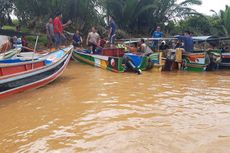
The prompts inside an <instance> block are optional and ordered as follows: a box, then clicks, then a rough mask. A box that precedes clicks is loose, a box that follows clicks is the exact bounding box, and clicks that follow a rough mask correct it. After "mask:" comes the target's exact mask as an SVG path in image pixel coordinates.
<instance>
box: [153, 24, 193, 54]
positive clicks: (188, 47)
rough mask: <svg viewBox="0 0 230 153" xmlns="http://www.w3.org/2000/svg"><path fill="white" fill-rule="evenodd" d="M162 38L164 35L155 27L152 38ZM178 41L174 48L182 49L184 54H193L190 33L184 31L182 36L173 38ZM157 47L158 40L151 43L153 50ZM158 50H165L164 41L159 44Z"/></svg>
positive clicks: (158, 27)
mask: <svg viewBox="0 0 230 153" xmlns="http://www.w3.org/2000/svg"><path fill="white" fill-rule="evenodd" d="M162 37H164V33H163V32H161V28H160V26H157V28H156V30H155V31H154V32H153V33H152V38H162ZM175 38H177V39H178V41H177V42H176V45H175V48H184V50H185V51H186V52H193V50H194V42H193V39H192V33H191V32H190V31H185V32H184V35H178V36H175ZM156 47H158V40H154V41H153V48H156ZM159 49H161V50H163V49H167V44H166V42H165V41H162V42H161V45H160V46H159Z"/></svg>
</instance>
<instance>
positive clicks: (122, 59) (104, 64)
mask: <svg viewBox="0 0 230 153" xmlns="http://www.w3.org/2000/svg"><path fill="white" fill-rule="evenodd" d="M106 50H107V51H106ZM106 50H104V51H105V52H104V53H102V55H97V54H90V51H89V50H88V51H87V50H84V51H79V50H74V51H73V56H72V58H73V59H74V60H76V61H79V62H83V63H86V64H90V65H92V66H96V67H100V68H103V69H106V70H109V71H112V72H125V71H129V70H130V69H129V67H130V66H133V67H135V68H136V69H140V70H148V69H150V68H151V66H150V65H149V58H148V57H145V56H138V55H135V54H131V53H129V54H125V53H124V52H122V53H121V52H119V55H116V52H113V50H112V49H106ZM130 61H131V62H130ZM129 63H130V64H131V65H129ZM135 68H134V69H135Z"/></svg>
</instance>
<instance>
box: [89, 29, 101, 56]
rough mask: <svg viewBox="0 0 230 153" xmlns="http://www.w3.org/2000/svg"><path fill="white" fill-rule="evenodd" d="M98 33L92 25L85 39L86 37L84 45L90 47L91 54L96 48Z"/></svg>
mask: <svg viewBox="0 0 230 153" xmlns="http://www.w3.org/2000/svg"><path fill="white" fill-rule="evenodd" d="M99 38H100V36H99V34H98V33H97V30H96V28H95V27H92V31H91V32H89V34H88V36H87V39H86V45H87V46H89V47H91V50H92V52H93V54H95V50H96V48H97V44H98V41H99Z"/></svg>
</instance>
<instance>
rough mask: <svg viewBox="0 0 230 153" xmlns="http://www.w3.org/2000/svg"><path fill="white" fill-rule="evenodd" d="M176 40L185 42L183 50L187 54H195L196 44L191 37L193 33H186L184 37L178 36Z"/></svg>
mask: <svg viewBox="0 0 230 153" xmlns="http://www.w3.org/2000/svg"><path fill="white" fill-rule="evenodd" d="M176 38H177V39H179V40H180V41H183V43H184V46H183V48H184V50H185V51H186V52H193V50H194V42H193V39H192V37H191V32H189V31H185V32H184V36H176Z"/></svg>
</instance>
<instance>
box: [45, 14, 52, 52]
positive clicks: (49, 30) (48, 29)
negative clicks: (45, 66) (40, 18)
mask: <svg viewBox="0 0 230 153" xmlns="http://www.w3.org/2000/svg"><path fill="white" fill-rule="evenodd" d="M46 34H47V40H48V47H49V48H51V47H52V46H53V44H54V25H53V19H52V18H49V21H48V23H47V24H46Z"/></svg>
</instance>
